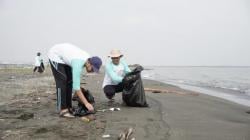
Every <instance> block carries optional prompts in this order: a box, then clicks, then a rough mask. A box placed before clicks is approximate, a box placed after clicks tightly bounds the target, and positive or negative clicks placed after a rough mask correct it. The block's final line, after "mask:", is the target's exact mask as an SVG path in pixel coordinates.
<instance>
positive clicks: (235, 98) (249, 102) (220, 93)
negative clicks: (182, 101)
mask: <svg viewBox="0 0 250 140" xmlns="http://www.w3.org/2000/svg"><path fill="white" fill-rule="evenodd" d="M145 80H152V81H156V82H162V81H157V80H154V79H145ZM162 83H165V84H169V85H172V86H176V87H178V88H181V89H184V90H189V91H193V92H198V93H201V94H205V95H208V96H212V97H216V98H220V99H224V100H227V101H230V102H233V103H237V104H239V105H243V106H246V107H250V97H249V96H246V95H240V94H241V93H238V92H237V91H235V92H233V91H228V92H227V89H217V88H212V87H211V88H208V87H200V86H192V85H186V84H179V83H171V82H162ZM237 93H238V95H235V94H237ZM244 97H247V99H246V98H244Z"/></svg>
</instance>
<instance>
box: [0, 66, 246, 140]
mask: <svg viewBox="0 0 250 140" xmlns="http://www.w3.org/2000/svg"><path fill="white" fill-rule="evenodd" d="M83 79H84V80H83V81H82V86H83V87H86V88H87V89H89V90H90V91H91V92H92V93H93V95H94V97H95V100H96V104H95V107H96V109H97V110H102V109H109V108H111V107H119V108H120V109H121V110H120V111H105V112H97V113H96V118H97V119H96V120H95V121H91V122H89V123H88V122H84V121H82V120H81V119H79V118H75V119H65V118H59V117H58V114H57V112H56V105H55V103H56V101H55V84H54V79H53V77H52V75H51V71H50V69H47V70H46V72H45V73H43V74H35V75H33V74H32V69H27V68H26V69H22V68H18V69H15V68H12V69H0V84H1V89H0V92H1V94H0V112H1V114H0V123H1V125H0V139H86V140H92V139H93V140H95V139H98V140H101V139H112V140H113V139H117V137H118V135H119V133H121V132H122V131H123V130H124V129H126V128H128V127H133V128H134V129H135V131H134V133H133V135H132V136H133V137H135V138H136V139H138V140H160V139H164V140H167V139H170V140H182V139H185V140H196V139H197V140H203V139H204V140H211V139H214V140H231V139H232V140H248V139H250V114H248V113H246V112H247V111H249V110H250V108H249V107H245V106H242V105H238V104H235V103H232V102H229V101H226V100H223V99H219V98H215V97H211V96H207V95H203V94H198V95H197V94H192V93H193V92H191V91H187V90H183V89H180V88H178V87H175V86H172V85H167V84H163V83H160V82H156V81H151V80H144V81H143V82H144V86H145V87H147V88H157V89H167V90H171V91H173V93H151V92H147V93H146V94H147V101H148V103H149V105H150V107H149V108H132V107H127V106H124V105H123V103H122V99H121V94H117V95H116V97H115V101H114V102H108V100H107V99H106V98H105V96H104V94H103V92H102V89H101V85H102V80H103V73H101V74H99V75H88V76H87V77H83ZM85 83H86V84H85ZM175 91H177V92H178V93H179V92H181V93H183V94H176V93H175ZM103 135H110V137H109V138H102V136H103Z"/></svg>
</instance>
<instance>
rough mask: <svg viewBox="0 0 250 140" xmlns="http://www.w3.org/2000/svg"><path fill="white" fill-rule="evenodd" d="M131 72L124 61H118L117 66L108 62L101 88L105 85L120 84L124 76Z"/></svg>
mask: <svg viewBox="0 0 250 140" xmlns="http://www.w3.org/2000/svg"><path fill="white" fill-rule="evenodd" d="M129 72H131V70H130V69H129V67H128V65H127V63H126V62H125V61H124V59H121V60H120V63H119V65H115V64H113V63H112V61H111V60H110V61H108V63H107V64H106V66H105V77H104V81H103V87H104V86H106V85H117V84H119V83H120V82H122V79H123V77H124V76H125V74H127V73H129Z"/></svg>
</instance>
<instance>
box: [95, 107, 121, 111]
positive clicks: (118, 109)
mask: <svg viewBox="0 0 250 140" xmlns="http://www.w3.org/2000/svg"><path fill="white" fill-rule="evenodd" d="M120 110H121V109H120V108H119V107H111V108H109V109H100V110H97V112H106V111H120Z"/></svg>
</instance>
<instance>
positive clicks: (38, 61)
mask: <svg viewBox="0 0 250 140" xmlns="http://www.w3.org/2000/svg"><path fill="white" fill-rule="evenodd" d="M41 63H42V58H41V53H40V52H38V53H37V56H36V57H35V68H34V69H33V72H36V70H38V72H40V73H42V72H43V68H42V66H41Z"/></svg>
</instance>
